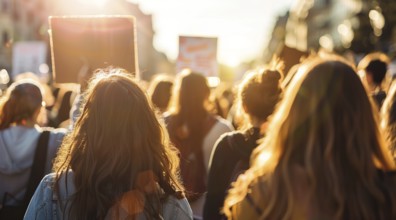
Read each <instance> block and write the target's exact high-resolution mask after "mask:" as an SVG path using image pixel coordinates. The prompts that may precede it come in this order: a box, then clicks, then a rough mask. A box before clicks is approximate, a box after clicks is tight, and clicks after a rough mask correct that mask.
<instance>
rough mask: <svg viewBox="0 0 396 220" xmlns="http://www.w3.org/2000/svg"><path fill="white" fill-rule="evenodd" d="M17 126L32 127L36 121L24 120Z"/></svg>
mask: <svg viewBox="0 0 396 220" xmlns="http://www.w3.org/2000/svg"><path fill="white" fill-rule="evenodd" d="M18 125H19V126H23V127H27V128H33V127H34V126H35V125H36V123H35V122H34V121H32V120H24V121H22V122H20V123H18Z"/></svg>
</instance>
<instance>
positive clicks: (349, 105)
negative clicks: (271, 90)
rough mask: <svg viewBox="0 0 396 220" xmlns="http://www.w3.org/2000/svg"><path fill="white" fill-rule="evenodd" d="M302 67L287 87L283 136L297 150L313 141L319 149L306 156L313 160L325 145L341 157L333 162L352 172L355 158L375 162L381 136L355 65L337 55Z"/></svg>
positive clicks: (318, 157) (319, 160) (313, 144)
mask: <svg viewBox="0 0 396 220" xmlns="http://www.w3.org/2000/svg"><path fill="white" fill-rule="evenodd" d="M303 68H305V70H306V71H305V72H303V73H302V74H300V77H301V78H302V79H297V80H296V82H295V84H294V85H293V86H292V87H294V88H291V89H290V90H292V92H291V93H288V94H289V95H290V96H289V97H288V98H289V100H290V104H291V106H290V111H289V112H288V113H287V115H286V116H285V118H286V119H287V120H286V121H285V122H284V123H285V124H286V125H287V127H289V130H288V131H287V132H288V138H289V139H290V140H293V141H292V142H290V144H292V145H294V147H302V149H301V150H302V151H301V154H303V153H302V152H305V151H306V150H309V151H310V147H312V150H313V152H315V151H317V152H316V153H318V155H316V156H314V157H312V158H309V159H312V160H313V161H312V162H315V163H317V164H321V163H322V160H321V159H324V158H323V156H324V155H323V154H322V153H323V152H326V151H327V152H328V153H330V152H331V153H332V154H334V155H333V157H334V158H336V157H339V158H342V160H339V161H338V163H342V164H339V165H337V166H341V165H346V166H344V168H345V169H348V168H349V167H350V168H351V169H355V171H357V172H360V171H361V169H362V168H361V167H360V165H359V164H358V161H360V162H359V163H361V162H362V161H361V160H364V161H365V163H369V164H370V163H371V165H372V166H374V163H373V161H372V157H373V156H374V157H376V158H377V159H379V161H381V163H384V158H383V155H382V154H379V153H378V152H380V151H381V147H382V144H383V143H382V141H383V140H382V136H381V135H380V134H379V133H380V132H379V128H378V123H377V118H376V116H375V113H374V112H373V109H372V103H371V101H370V99H369V98H368V96H367V93H366V90H365V89H364V86H363V84H362V83H361V81H360V79H359V77H358V75H357V73H356V72H355V70H354V69H353V68H352V67H351V66H349V65H348V64H346V63H344V62H342V61H340V60H322V61H316V62H315V61H314V62H312V63H310V64H308V65H307V66H306V67H303ZM304 74H305V75H304ZM298 83H301V84H300V85H298ZM293 90H295V91H294V94H292V93H293ZM293 97H294V99H293ZM290 129H291V130H290ZM307 140H311V142H312V143H311V144H309V143H308V142H307ZM286 141H287V140H286ZM315 146H321V147H322V148H323V149H322V150H320V149H318V148H317V147H315ZM356 146H359V147H356ZM327 148H328V149H327ZM285 150H287V149H286V148H285ZM296 152H297V151H296ZM320 154H321V155H320ZM357 155H359V157H360V158H359V159H358V158H356V157H357ZM320 158H321V159H320ZM363 158H364V159H363ZM306 159H307V158H306ZM299 162H303V161H299ZM333 162H337V161H333ZM381 165H383V166H385V167H387V164H386V163H385V164H381Z"/></svg>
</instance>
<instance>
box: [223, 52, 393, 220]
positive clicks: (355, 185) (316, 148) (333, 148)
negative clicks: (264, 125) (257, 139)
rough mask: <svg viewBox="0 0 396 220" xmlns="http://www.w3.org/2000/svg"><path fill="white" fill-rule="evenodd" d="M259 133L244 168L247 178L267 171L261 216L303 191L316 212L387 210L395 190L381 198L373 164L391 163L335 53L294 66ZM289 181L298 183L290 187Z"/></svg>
mask: <svg viewBox="0 0 396 220" xmlns="http://www.w3.org/2000/svg"><path fill="white" fill-rule="evenodd" d="M266 135H267V136H266V138H265V140H264V141H263V143H262V144H261V145H260V146H259V147H258V148H257V149H256V150H255V151H254V154H253V165H252V168H251V169H250V171H249V172H248V173H250V174H253V175H252V176H251V178H252V179H251V180H250V181H252V180H253V179H254V176H256V177H259V176H263V175H264V176H268V178H269V179H271V181H270V182H268V186H267V188H268V195H267V196H268V198H264V199H263V200H265V201H266V202H265V203H266V204H267V205H264V207H265V208H264V210H263V213H266V218H263V219H288V218H290V216H291V215H292V213H293V210H295V209H298V206H299V205H298V201H297V200H298V199H301V198H297V197H296V195H300V196H301V195H304V196H307V197H308V201H310V204H309V207H310V208H312V209H313V210H315V211H314V212H313V213H311V214H313V215H314V216H313V217H315V218H319V219H321V218H324V219H327V218H329V219H386V218H384V217H380V216H389V214H390V213H391V212H390V211H389V210H387V208H382V207H391V206H393V205H395V202H396V201H395V199H396V197H395V196H396V195H393V194H392V195H390V196H391V197H392V202H390V203H389V204H388V203H387V202H385V203H384V201H385V200H383V198H384V196H385V194H384V193H382V190H384V189H383V184H382V183H380V182H381V180H380V175H378V174H379V171H378V169H382V170H385V171H387V170H392V169H394V164H393V162H392V160H391V157H390V155H389V152H387V151H386V149H385V148H386V147H385V146H386V144H385V141H384V137H383V136H382V134H381V132H380V129H379V126H378V122H377V118H376V115H375V114H374V111H373V104H372V103H371V101H370V99H369V97H368V95H367V93H366V90H365V88H364V86H363V84H362V82H361V80H360V78H359V77H358V75H357V73H356V72H355V70H354V69H353V68H352V67H351V66H350V65H348V64H347V63H346V62H344V61H343V60H342V59H341V58H331V57H329V58H318V59H314V60H310V61H309V62H308V63H305V64H303V65H302V66H301V67H300V69H299V71H298V72H297V75H296V76H295V77H294V79H293V81H292V83H291V84H290V85H289V86H288V88H287V90H286V92H285V94H284V99H283V100H282V102H281V103H280V106H279V108H278V110H277V112H276V113H275V114H274V116H273V118H272V119H271V123H270V125H269V128H268V132H267V134H266ZM268 155H270V156H269V157H268ZM263 156H266V157H263ZM262 158H269V159H266V160H264V161H263V160H262ZM296 168H298V170H301V171H302V172H299V173H295V169H296ZM247 182H248V183H249V181H247ZM248 183H246V184H245V186H246V185H247V184H248ZM293 183H295V184H297V185H300V184H303V186H301V187H302V189H304V190H305V191H304V192H303V193H302V194H301V193H298V192H297V191H296V190H297V189H298V187H292V186H293ZM279 186H283V187H279ZM300 189H301V188H300ZM385 190H389V189H385ZM290 198H293V199H290ZM230 201H231V200H230ZM347 201H354V202H347ZM374 201H375V202H374ZM373 202H374V203H373ZM269 204H272V205H269ZM373 204H376V205H373ZM300 208H301V207H300ZM379 212H380V213H381V214H378V213H379ZM287 216H288V217H287ZM311 217H312V216H311ZM307 218H308V217H307Z"/></svg>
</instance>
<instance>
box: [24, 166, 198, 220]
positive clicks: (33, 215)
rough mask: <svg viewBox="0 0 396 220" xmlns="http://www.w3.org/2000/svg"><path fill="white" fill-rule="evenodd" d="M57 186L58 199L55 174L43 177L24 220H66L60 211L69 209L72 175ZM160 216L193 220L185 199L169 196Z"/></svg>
mask: <svg viewBox="0 0 396 220" xmlns="http://www.w3.org/2000/svg"><path fill="white" fill-rule="evenodd" d="M66 177H67V178H66ZM59 184H60V185H59V190H60V192H59V194H60V198H58V195H57V194H56V193H54V190H53V188H54V185H55V174H54V173H52V174H49V175H47V176H45V177H44V178H43V180H42V181H41V183H40V185H39V186H38V188H37V190H36V192H35V193H34V195H33V197H32V200H31V201H30V204H29V206H28V209H27V211H26V213H25V217H24V219H28V220H30V219H39V220H51V219H67V214H66V215H63V213H62V210H64V209H65V210H67V209H68V208H69V205H70V203H67V200H68V199H69V198H70V196H71V195H73V193H74V191H75V188H74V183H73V173H72V172H69V174H68V175H62V176H61V179H60V180H59ZM61 204H62V209H61ZM68 204H69V205H68ZM162 216H163V219H180V220H184V219H186V220H187V219H189V220H192V219H193V217H192V211H191V208H190V205H189V203H188V201H187V199H186V198H184V199H177V198H176V197H174V196H169V198H168V199H167V201H166V202H165V204H163V213H162ZM144 219H146V218H145V216H144V215H143V214H142V215H139V216H138V220H144Z"/></svg>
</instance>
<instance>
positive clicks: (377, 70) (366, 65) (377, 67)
mask: <svg viewBox="0 0 396 220" xmlns="http://www.w3.org/2000/svg"><path fill="white" fill-rule="evenodd" d="M388 65H389V58H388V57H387V56H386V55H385V54H383V53H371V54H368V55H366V56H365V57H364V58H363V59H362V60H361V61H360V62H359V66H358V68H359V69H360V70H364V71H365V72H366V74H370V75H371V76H372V79H373V82H374V83H375V84H376V85H381V84H382V82H383V81H384V79H385V76H386V73H387V71H388Z"/></svg>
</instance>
